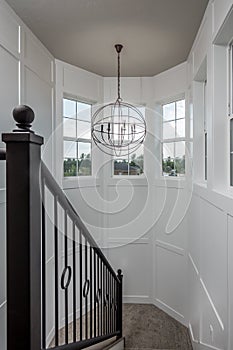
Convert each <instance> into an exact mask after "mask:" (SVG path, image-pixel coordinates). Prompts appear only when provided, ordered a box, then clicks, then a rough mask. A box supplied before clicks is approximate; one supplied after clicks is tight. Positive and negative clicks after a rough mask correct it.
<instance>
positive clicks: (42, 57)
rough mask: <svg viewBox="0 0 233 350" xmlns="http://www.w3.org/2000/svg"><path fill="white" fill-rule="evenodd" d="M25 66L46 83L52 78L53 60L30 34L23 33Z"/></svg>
mask: <svg viewBox="0 0 233 350" xmlns="http://www.w3.org/2000/svg"><path fill="white" fill-rule="evenodd" d="M24 59H25V65H26V66H27V67H29V68H30V69H31V70H33V71H34V72H35V73H36V74H37V75H38V76H39V77H40V79H43V80H45V81H46V82H48V83H51V82H52V78H53V58H52V56H51V55H50V54H49V53H48V52H47V51H46V50H45V48H44V47H43V46H42V44H40V43H39V42H38V40H36V39H35V38H34V37H33V36H32V35H31V33H30V32H28V31H26V32H25V39H24Z"/></svg>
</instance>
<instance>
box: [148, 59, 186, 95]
mask: <svg viewBox="0 0 233 350" xmlns="http://www.w3.org/2000/svg"><path fill="white" fill-rule="evenodd" d="M186 79H187V64H186V63H182V64H180V65H178V66H176V67H174V68H171V69H169V70H168V71H166V72H163V73H161V74H158V75H156V76H155V78H154V82H155V85H154V98H155V101H166V100H167V99H170V98H173V97H176V96H178V95H180V94H184V93H185V89H186Z"/></svg>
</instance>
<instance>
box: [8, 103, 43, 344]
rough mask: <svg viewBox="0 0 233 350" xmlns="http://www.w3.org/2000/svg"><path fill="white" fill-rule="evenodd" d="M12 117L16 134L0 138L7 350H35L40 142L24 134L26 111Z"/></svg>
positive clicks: (37, 341) (38, 298) (29, 111)
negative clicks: (4, 193)
mask: <svg viewBox="0 0 233 350" xmlns="http://www.w3.org/2000/svg"><path fill="white" fill-rule="evenodd" d="M13 116H14V119H15V121H16V123H17V124H16V125H17V127H18V129H16V130H14V131H13V132H12V133H7V134H3V136H2V140H3V141H4V142H5V143H6V166H7V168H6V169H7V170H6V172H7V175H6V176H7V180H6V181H7V350H16V349H22V350H40V349H41V197H40V175H39V174H40V163H41V145H42V144H43V138H42V137H40V136H37V135H35V134H34V132H33V131H31V130H30V127H31V123H32V122H33V120H34V112H33V111H32V109H31V108H30V107H27V106H18V107H16V108H15V109H14V111H13Z"/></svg>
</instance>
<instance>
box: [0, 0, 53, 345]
mask: <svg viewBox="0 0 233 350" xmlns="http://www.w3.org/2000/svg"><path fill="white" fill-rule="evenodd" d="M53 61H54V60H53V57H52V55H51V54H50V53H49V52H48V51H47V50H46V49H45V48H44V47H43V45H42V44H41V43H40V42H39V40H38V39H37V38H36V37H35V36H34V35H33V34H32V33H31V32H30V30H29V29H28V28H27V27H26V26H25V25H24V24H23V22H22V21H21V20H20V18H18V17H17V16H16V15H15V13H14V12H13V11H12V10H11V8H10V7H9V6H8V5H7V4H6V3H5V2H4V1H3V0H1V1H0V77H1V83H0V104H1V112H0V130H1V133H2V132H10V131H12V130H13V128H14V127H15V123H14V121H13V118H12V110H13V108H14V107H15V106H16V105H18V104H19V103H21V104H24V103H25V104H28V105H29V106H31V107H32V108H33V109H34V111H35V114H36V119H35V122H34V124H33V130H35V131H36V133H38V134H40V135H42V136H43V137H45V142H46V141H48V139H49V138H50V136H51V133H52V128H53V101H54V98H53V91H54V81H53V75H54V74H53V69H54V68H53ZM0 147H1V148H5V145H4V144H3V143H2V142H1V141H0ZM48 153H50V155H49V157H47V158H46V159H45V160H46V161H47V163H48V164H49V165H51V164H52V163H51V161H52V157H51V156H52V149H50V150H49V152H48ZM5 209H6V206H5V162H0V222H1V225H0V242H1V244H0V250H1V252H0V260H1V261H0V281H1V282H0V339H1V341H0V349H1V350H5V349H6V305H7V304H6V246H5V245H6V240H5V217H6V213H5Z"/></svg>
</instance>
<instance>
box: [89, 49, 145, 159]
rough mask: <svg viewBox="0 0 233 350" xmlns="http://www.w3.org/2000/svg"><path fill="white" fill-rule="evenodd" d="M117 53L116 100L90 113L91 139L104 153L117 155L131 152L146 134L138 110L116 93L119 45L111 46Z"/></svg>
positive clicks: (139, 144)
mask: <svg viewBox="0 0 233 350" xmlns="http://www.w3.org/2000/svg"><path fill="white" fill-rule="evenodd" d="M115 48H116V52H117V55H118V80H117V90H118V96H117V100H116V102H112V103H109V104H106V105H103V106H101V107H100V108H99V109H97V110H96V112H95V113H94V114H93V116H92V129H91V130H92V138H93V140H94V142H95V144H96V146H97V147H98V148H99V149H100V150H101V151H103V152H104V153H106V154H110V155H115V156H117V157H121V156H126V155H128V154H130V153H133V152H135V151H136V150H137V149H138V148H139V147H140V146H141V145H142V143H143V141H144V139H145V136H146V122H145V119H144V117H143V115H142V113H141V111H140V110H139V109H138V108H136V107H135V106H133V105H131V104H129V103H127V102H123V100H122V98H121V93H120V53H121V50H122V48H123V46H122V45H121V44H117V45H115Z"/></svg>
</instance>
